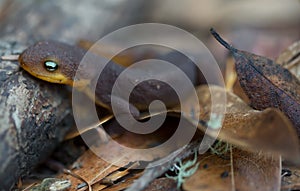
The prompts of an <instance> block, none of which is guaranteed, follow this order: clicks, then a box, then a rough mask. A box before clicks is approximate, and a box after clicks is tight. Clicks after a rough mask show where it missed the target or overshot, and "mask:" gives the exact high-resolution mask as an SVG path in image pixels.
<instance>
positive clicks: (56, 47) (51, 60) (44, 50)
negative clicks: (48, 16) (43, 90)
mask: <svg viewBox="0 0 300 191" xmlns="http://www.w3.org/2000/svg"><path fill="white" fill-rule="evenodd" d="M85 53H86V50H84V49H81V48H79V47H75V46H71V45H68V44H64V43H61V42H55V41H42V42H38V43H36V44H35V45H32V46H30V47H29V48H27V49H26V50H25V51H24V52H23V53H22V54H21V55H20V57H19V62H20V65H21V67H22V68H23V69H24V70H26V71H27V72H29V73H30V74H31V75H33V76H35V77H37V78H39V79H42V80H45V81H48V82H52V83H60V84H66V85H70V86H74V87H76V88H78V89H80V90H84V92H87V94H88V95H91V92H89V90H88V89H89V88H87V87H88V86H89V85H90V84H91V83H92V80H93V77H94V76H95V75H96V74H95V73H94V72H95V71H97V70H95V69H93V67H88V68H80V67H79V64H80V62H81V60H82V58H83V56H84V55H85ZM172 54H174V53H172V52H171V53H170V55H171V57H170V59H171V60H176V56H178V55H175V54H174V55H172ZM174 56H175V58H174ZM162 57H164V56H162ZM162 57H161V58H162ZM167 57H168V55H167ZM170 59H169V60H170ZM181 59H182V58H181ZM92 60H93V62H94V66H95V67H97V64H103V63H106V61H105V59H104V58H103V57H101V56H99V55H96V54H94V55H93V58H92ZM165 60H168V59H165ZM177 62H178V60H177V61H176V63H174V64H175V65H176V66H177V67H179V68H180V70H181V71H183V72H185V74H186V75H187V76H188V77H189V79H190V80H191V82H192V83H193V84H194V85H196V84H197V83H198V71H197V70H196V66H195V65H194V64H192V63H190V62H191V61H190V60H189V59H182V61H180V63H178V64H177ZM191 64H192V65H191ZM124 69H126V68H125V67H124V66H121V65H119V64H116V63H114V62H113V61H109V62H108V64H107V65H106V66H105V68H104V69H103V71H102V72H101V75H100V77H99V78H98V79H97V82H96V91H95V100H96V103H97V104H99V105H101V106H103V107H105V108H108V109H111V92H112V87H113V85H114V83H115V81H116V79H117V78H118V76H119V75H120V74H121V72H122V71H124ZM76 72H79V73H80V74H81V75H80V76H82V77H83V78H81V79H75V75H76ZM131 74H132V75H128V76H127V77H126V80H127V81H128V82H129V83H133V82H135V81H136V79H137V77H138V76H141V75H143V76H144V75H147V71H143V70H136V71H134V72H132V73H131ZM163 79H165V80H164V81H165V82H166V83H164V82H162V81H159V80H155V79H153V80H148V81H144V82H141V83H140V84H138V85H137V86H136V87H135V89H134V90H133V91H132V92H131V94H130V100H129V101H130V103H131V104H130V110H131V113H132V114H133V115H134V116H138V115H139V111H141V110H145V109H147V108H148V106H149V104H150V103H151V102H152V101H153V100H161V101H162V102H163V103H164V104H165V105H166V107H172V106H175V105H178V104H179V99H178V97H177V95H176V92H175V91H174V90H173V89H172V87H170V86H169V85H168V84H167V83H168V82H170V81H174V80H175V81H177V80H178V76H177V75H176V73H174V72H170V73H169V72H167V73H164V74H163ZM184 88H185V87H183V91H188V90H184ZM124 90H126V89H124ZM117 100H118V101H117V103H118V104H117V105H118V109H119V111H120V112H123V111H125V110H126V109H125V108H124V106H125V105H126V104H125V103H127V102H126V101H125V100H124V98H123V97H122V96H120V97H118V98H117Z"/></svg>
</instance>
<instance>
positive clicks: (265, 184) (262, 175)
mask: <svg viewBox="0 0 300 191" xmlns="http://www.w3.org/2000/svg"><path fill="white" fill-rule="evenodd" d="M198 162H199V163H200V167H199V169H198V170H197V172H196V173H195V174H193V175H192V176H191V177H189V178H187V179H186V181H185V182H184V184H183V188H184V190H186V191H198V190H199V191H200V190H201V191H227V190H228V191H232V190H239V191H248V190H249V191H253V190H257V191H260V190H261V191H268V190H269V191H274V190H279V189H280V173H281V160H280V157H267V156H265V155H261V154H259V153H250V152H247V151H243V150H239V149H237V148H233V149H232V150H229V151H228V153H226V155H224V156H222V157H219V156H217V155H215V154H211V153H209V152H208V153H206V154H204V155H200V156H199V158H198Z"/></svg>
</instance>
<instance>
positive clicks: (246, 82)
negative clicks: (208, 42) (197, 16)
mask: <svg viewBox="0 0 300 191" xmlns="http://www.w3.org/2000/svg"><path fill="white" fill-rule="evenodd" d="M211 33H212V35H213V36H214V37H215V38H216V40H218V41H219V42H220V43H221V44H222V45H223V46H224V47H225V48H227V49H228V50H229V51H230V52H231V53H232V55H233V57H234V59H235V60H236V62H235V66H236V72H237V75H238V79H239V82H240V84H241V87H242V88H243V90H244V91H245V93H246V94H247V96H248V97H249V99H250V101H251V106H252V107H253V108H255V109H258V110H263V109H266V108H270V107H274V108H278V109H280V110H281V111H282V112H283V113H284V114H285V115H286V116H287V117H288V118H289V119H290V120H291V122H292V123H293V125H294V127H295V128H296V129H297V131H298V135H299V136H300V109H299V108H300V81H299V80H298V78H297V77H295V76H294V75H293V74H292V73H291V72H289V70H287V69H286V68H283V67H282V66H280V65H279V64H276V63H275V62H274V61H273V60H270V59H268V58H266V57H263V56H258V55H255V54H252V53H249V52H246V51H240V50H238V49H236V48H234V47H232V46H231V45H229V44H228V43H227V42H226V41H224V40H223V39H222V38H221V37H220V36H219V34H217V33H216V32H215V31H214V30H213V29H211Z"/></svg>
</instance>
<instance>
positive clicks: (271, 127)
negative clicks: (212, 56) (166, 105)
mask: <svg viewBox="0 0 300 191" xmlns="http://www.w3.org/2000/svg"><path fill="white" fill-rule="evenodd" d="M224 93H225V94H226V97H227V103H226V113H225V115H224V121H223V123H222V128H221V130H220V132H219V134H218V139H221V140H224V141H226V142H229V143H231V144H234V145H236V146H242V147H244V148H247V149H249V150H251V151H256V152H257V151H263V152H268V153H273V154H281V155H283V156H284V157H285V158H287V159H290V160H293V161H294V162H297V161H298V162H299V161H300V160H299V146H298V145H299V143H298V137H297V133H296V131H295V129H294V127H293V126H292V124H291V123H290V121H289V120H288V119H287V117H285V115H284V114H282V113H281V112H280V111H279V110H278V109H274V108H269V109H266V110H263V111H257V110H254V109H252V108H251V107H249V106H248V105H247V104H246V103H244V102H243V101H242V100H241V99H240V98H239V97H237V96H236V95H234V94H233V93H231V92H227V91H226V90H224V89H222V88H221V87H218V86H212V85H211V86H209V87H208V86H199V87H198V88H197V95H198V99H199V104H200V111H194V109H193V106H194V105H195V104H193V103H185V104H183V106H185V107H183V108H182V109H181V110H182V111H183V112H184V113H185V115H184V116H185V117H186V118H187V119H188V120H189V121H191V122H192V123H193V122H194V118H195V116H193V115H199V116H200V117H199V118H200V119H201V120H204V121H206V122H207V121H208V120H209V118H210V111H211V95H214V96H217V97H218V96H223V95H224ZM215 98H216V97H215ZM216 99H224V98H222V97H219V98H216ZM187 102H188V99H187ZM214 107H215V108H218V107H220V108H221V107H222V105H215V106H214ZM175 110H176V109H175ZM177 111H178V112H179V111H180V110H177ZM191 111H194V114H191ZM198 128H199V129H201V130H202V131H205V130H206V129H207V128H206V127H204V126H203V125H200V124H199V126H198ZM208 133H209V134H210V135H212V136H215V134H216V131H214V130H211V131H208Z"/></svg>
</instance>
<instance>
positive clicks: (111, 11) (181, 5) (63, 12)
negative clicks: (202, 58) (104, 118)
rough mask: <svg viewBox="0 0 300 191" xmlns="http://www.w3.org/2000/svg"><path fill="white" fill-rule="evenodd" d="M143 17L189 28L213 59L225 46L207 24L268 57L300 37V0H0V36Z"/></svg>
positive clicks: (104, 29) (92, 35)
mask: <svg viewBox="0 0 300 191" xmlns="http://www.w3.org/2000/svg"><path fill="white" fill-rule="evenodd" d="M144 22H158V23H165V24H171V25H174V26H177V27H180V28H182V29H184V30H187V31H189V32H191V33H192V34H194V35H195V36H197V37H198V38H199V39H200V40H202V41H203V42H204V43H205V44H206V45H207V46H208V48H209V49H210V50H211V52H212V53H213V54H214V56H215V57H216V59H217V61H218V62H219V63H220V62H222V61H223V60H224V59H223V58H224V56H226V55H225V52H226V51H225V49H224V48H222V47H220V45H218V43H217V42H216V41H215V40H213V39H212V37H211V35H210V34H209V29H210V28H211V27H214V28H215V29H216V30H217V31H218V32H219V33H220V34H222V36H224V37H225V39H226V40H228V41H229V42H230V43H232V44H233V45H234V46H236V47H237V48H239V49H243V50H247V51H250V52H253V53H256V54H260V55H264V56H267V57H269V58H272V59H274V58H276V57H277V56H278V55H279V53H280V52H281V51H282V50H283V49H285V48H286V47H287V46H288V45H289V44H291V43H292V42H294V41H296V40H299V39H300V1H299V0H285V1H281V0H252V1H247V0H240V1H234V0H210V1H204V0H185V1H180V0H164V1H161V0H152V1H140V0H102V1H98V0H87V1H81V0H65V1H46V0H27V1H22V0H0V26H1V27H0V36H1V37H2V38H4V39H6V40H9V41H18V42H19V43H20V42H22V43H25V44H30V43H33V42H36V41H38V40H41V39H55V40H60V41H65V42H68V43H70V44H75V43H76V42H78V41H79V40H81V39H85V40H90V41H97V40H98V39H99V38H101V37H102V36H103V35H105V34H107V33H109V32H111V31H113V30H115V29H118V28H120V27H124V26H127V25H131V24H136V23H144ZM178 40H180V39H178Z"/></svg>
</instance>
